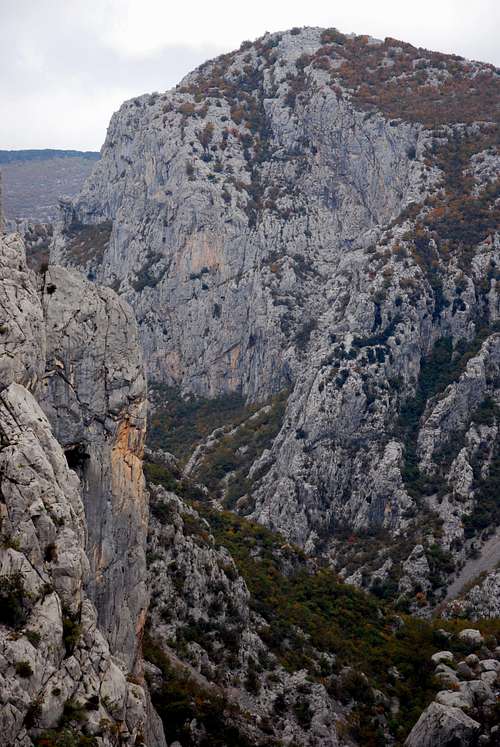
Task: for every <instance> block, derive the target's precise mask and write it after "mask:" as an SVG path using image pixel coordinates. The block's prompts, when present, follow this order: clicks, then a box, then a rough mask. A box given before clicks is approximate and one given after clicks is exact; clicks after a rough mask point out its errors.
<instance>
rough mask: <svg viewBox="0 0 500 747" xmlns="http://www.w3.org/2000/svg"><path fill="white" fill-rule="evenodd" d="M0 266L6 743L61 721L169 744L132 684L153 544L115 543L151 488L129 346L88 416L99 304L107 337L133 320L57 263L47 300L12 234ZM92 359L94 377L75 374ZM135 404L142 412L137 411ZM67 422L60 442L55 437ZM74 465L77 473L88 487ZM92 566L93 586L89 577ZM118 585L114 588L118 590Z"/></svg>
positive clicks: (1, 691)
mask: <svg viewBox="0 0 500 747" xmlns="http://www.w3.org/2000/svg"><path fill="white" fill-rule="evenodd" d="M0 268H1V269H0V278H1V279H0V299H1V300H0V303H1V307H2V309H3V315H4V316H3V322H2V324H3V327H5V331H4V334H3V336H2V339H1V340H0V345H1V360H2V372H1V385H2V386H1V394H0V442H1V451H0V494H1V500H0V513H1V529H0V531H1V535H2V541H1V545H0V597H1V603H0V639H1V650H2V656H1V660H0V704H1V708H0V711H1V713H2V716H1V719H0V722H1V726H2V741H3V743H5V744H12V745H14V744H16V745H26V747H28V746H29V745H31V744H33V741H32V740H33V739H34V738H35V737H37V736H40V735H41V734H42V733H45V732H47V730H52V732H51V733H52V734H53V736H54V735H55V732H53V730H56V732H57V733H62V732H64V733H65V734H66V736H67V738H68V739H69V738H70V735H71V734H72V733H73V734H81V733H82V732H83V733H85V734H88V735H90V736H96V737H99V738H100V744H103V745H112V744H115V740H116V734H121V735H123V738H124V739H128V740H129V743H131V744H139V743H142V742H143V740H144V739H146V740H147V744H151V745H153V744H158V745H163V744H164V739H163V736H162V731H161V726H158V722H157V717H156V715H155V714H154V712H153V710H152V707H151V705H150V703H149V696H148V693H147V690H146V689H145V688H144V686H143V685H141V680H140V679H138V678H137V677H135V678H134V677H132V678H131V679H130V680H128V679H127V674H129V673H131V672H132V671H134V670H135V673H136V675H138V676H139V678H140V674H141V671H140V666H141V663H140V636H141V629H142V625H143V618H144V616H145V610H146V607H147V601H148V600H147V594H146V592H145V578H144V568H145V565H144V552H145V547H144V545H142V546H140V545H139V542H140V541H141V538H143V537H144V532H145V531H146V527H145V526H144V527H141V525H139V527H138V529H137V535H136V536H137V540H136V542H133V541H131V538H130V537H124V538H122V540H121V541H122V543H123V541H124V539H129V540H130V541H131V546H130V556H131V557H130V558H129V559H128V560H127V561H126V558H127V554H126V552H125V551H124V550H122V549H120V548H121V547H122V545H120V546H118V543H117V541H116V536H117V535H118V534H119V533H120V532H123V531H124V530H123V526H121V525H120V521H121V522H122V524H125V519H124V517H123V515H122V513H123V514H124V515H125V516H126V517H127V519H128V518H129V517H132V518H135V517H136V516H137V514H140V515H141V516H144V512H145V511H147V506H146V505H145V504H146V501H145V500H144V496H143V494H142V492H141V491H139V492H137V486H138V485H139V487H140V488H141V489H142V470H141V462H140V455H141V452H140V448H141V435H140V434H142V432H143V431H142V430H141V428H142V420H141V415H140V412H141V406H139V404H138V402H139V400H141V398H142V399H143V396H144V384H143V379H141V376H142V371H141V369H140V359H138V358H137V357H134V355H135V354H134V347H133V341H132V346H131V348H130V351H131V352H130V355H129V357H128V360H127V356H124V360H126V363H125V364H124V366H125V369H124V368H123V366H122V370H121V373H120V374H119V376H118V375H116V376H117V378H119V379H120V383H119V384H117V383H116V380H115V379H113V377H112V376H108V377H103V379H102V384H101V386H102V388H103V389H104V388H105V386H106V385H107V384H111V385H110V387H109V390H108V392H107V395H106V398H102V399H103V401H102V402H101V410H99V411H95V410H94V411H93V410H92V407H90V406H88V405H89V403H88V402H86V401H85V395H86V392H88V391H89V389H88V388H87V389H86V388H85V386H87V387H89V386H93V387H94V391H93V395H94V397H95V399H94V397H93V401H94V405H95V406H97V405H98V404H99V398H98V397H97V396H95V395H96V382H97V380H98V377H99V376H100V374H101V373H102V372H101V371H99V370H97V369H96V370H92V364H95V363H96V360H97V358H98V354H99V332H98V331H97V332H96V329H95V327H96V322H99V323H103V322H104V320H106V319H107V317H106V315H103V316H101V317H99V315H98V313H97V307H98V306H99V303H98V299H100V301H101V311H102V309H103V308H104V307H105V303H104V299H105V300H106V301H107V304H108V307H113V306H114V307H115V309H116V315H115V317H114V318H112V322H113V327H114V331H113V333H112V334H113V335H115V336H116V337H119V332H118V327H119V325H120V324H124V323H125V324H124V332H123V334H124V335H126V334H127V331H128V332H129V333H130V330H132V329H133V326H132V325H131V324H128V325H127V322H130V319H131V317H130V311H129V310H128V309H127V308H126V306H125V304H123V302H121V301H119V300H118V299H115V298H114V297H113V294H112V293H111V292H110V291H107V290H105V291H103V293H102V298H101V297H99V294H98V292H97V291H96V289H95V288H94V287H91V288H90V290H88V291H87V292H85V287H86V283H85V282H84V281H82V280H79V279H78V278H77V277H76V276H74V275H71V273H69V272H68V271H66V270H63V269H60V270H59V269H57V268H54V269H53V270H51V273H52V277H53V278H54V279H56V280H57V282H61V284H62V285H61V286H60V287H59V290H58V289H57V287H55V283H54V284H53V285H54V288H53V290H51V287H52V286H51V284H50V283H49V281H48V278H45V282H44V284H43V290H42V291H41V297H40V296H39V294H38V288H37V284H38V283H39V281H38V280H37V278H36V277H35V276H34V275H33V274H32V273H31V272H29V271H28V270H27V268H26V262H25V256H24V249H23V245H22V242H21V241H20V240H19V238H18V237H15V236H9V237H7V238H5V239H0ZM63 287H64V288H65V289H66V291H68V292H71V293H72V299H71V301H70V300H69V299H70V296H67V297H66V300H67V303H73V304H74V303H75V302H78V301H85V304H86V308H85V311H83V307H82V311H81V313H82V314H83V315H84V317H85V318H84V319H80V320H79V321H80V322H81V324H82V328H81V329H80V330H79V328H78V327H77V326H76V325H75V314H77V313H78V309H79V307H78V306H73V307H72V313H69V312H68V313H66V309H65V304H64V301H63V299H62V298H60V299H59V301H57V302H56V300H55V299H56V298H57V294H58V293H59V294H60V296H62V295H63V293H62V290H63ZM47 294H48V295H47ZM49 300H50V303H49ZM92 300H94V304H92ZM49 307H50V308H49ZM108 310H109V309H108ZM57 314H60V316H59V318H57ZM127 314H128V315H127ZM110 316H111V317H112V315H110ZM109 321H111V319H110V320H109ZM56 330H58V331H56ZM66 333H70V334H71V335H72V337H71V338H67V339H69V340H71V344H72V345H73V347H72V351H73V357H72V355H71V353H70V347H71V344H68V345H67V346H66V348H64V340H65V335H66ZM92 335H94V346H93V355H91V349H92V346H91V345H90V340H91V336H92ZM111 339H112V337H111ZM122 339H123V338H122ZM77 342H78V343H79V345H80V347H78V346H77ZM85 343H86V344H87V350H84V347H85ZM109 344H111V345H112V343H108V346H109ZM47 351H48V352H47ZM121 352H122V353H123V352H124V351H123V350H122V351H121ZM56 354H57V355H58V356H59V357H58V358H57V363H55V358H54V356H55V355H56ZM110 359H112V356H110ZM83 360H85V375H84V374H82V371H81V369H80V364H81V362H82V361H83ZM46 361H47V363H46ZM134 363H135V364H136V365H137V370H135V373H136V375H137V378H138V379H139V381H140V382H142V383H141V384H140V385H139V387H138V389H137V390H136V391H135V393H134V391H133V387H132V386H131V381H130V379H127V375H128V373H129V372H130V371H131V370H134V369H133V367H134ZM46 365H47V366H48V369H47V372H45V368H46ZM52 365H55V366H56V367H57V369H58V371H59V374H58V376H59V377H61V378H62V377H63V376H67V378H66V380H65V387H66V388H65V387H63V386H62V385H60V386H57V382H56V377H55V376H54V371H53V369H52ZM64 366H67V367H68V368H67V369H65V368H64ZM128 366H130V367H131V368H128ZM91 382H94V383H93V384H91ZM113 382H115V383H114V386H113ZM35 397H36V398H38V401H37V399H35ZM59 397H60V398H61V399H60V401H59V400H58V398H59ZM124 400H126V401H127V405H126V406H125V405H124V404H123V402H124ZM40 402H42V403H43V409H44V410H45V412H44V411H43V409H42V408H41V406H40V404H39V403H40ZM77 403H78V406H77ZM136 405H137V407H138V408H139V412H136V410H135V409H134V408H135V406H136ZM132 413H134V415H132ZM99 416H100V417H101V419H102V421H103V422H102V427H103V428H104V427H107V431H106V432H107V434H108V439H104V438H102V439H101V444H100V454H99V457H97V456H96V453H97V450H96V445H95V444H96V442H97V441H98V438H99V433H100V431H99V429H98V428H97V427H96V426H95V425H94V423H93V420H94V419H96V418H97V417H99ZM134 416H135V417H136V420H134ZM63 419H64V421H66V425H67V429H71V428H72V429H73V431H72V433H73V435H76V434H78V437H79V441H78V444H76V443H75V444H74V445H75V447H76V446H77V445H80V444H82V443H83V444H87V442H88V450H89V452H90V453H89V457H88V459H85V460H84V461H85V462H90V464H91V465H92V467H93V469H96V464H97V463H98V464H99V465H100V467H101V472H102V474H103V478H104V479H103V484H104V488H103V492H95V491H94V493H92V494H91V493H90V492H89V491H90V489H91V487H92V481H91V480H90V479H89V478H88V477H87V475H86V473H85V470H80V468H79V467H78V465H75V464H74V462H72V459H71V455H72V451H71V450H69V451H68V443H67V441H65V440H64V438H65V436H68V430H65V427H64V425H63ZM115 420H116V422H115ZM70 421H71V425H70ZM131 421H133V423H132V422H131ZM134 428H137V429H138V431H139V435H138V434H137V433H135V432H134ZM58 431H60V432H61V435H60V437H61V442H60V441H58V440H57V439H56V435H55V434H56V433H57V432H58ZM124 432H127V437H126V438H125V437H124V435H123V433H124ZM58 435H59V434H58ZM108 441H109V444H108ZM92 449H95V451H92ZM65 450H66V453H65ZM116 452H118V453H116ZM123 462H125V464H126V467H125V466H124V464H123ZM70 465H73V466H76V467H77V471H80V472H81V475H82V480H83V482H81V481H80V479H79V476H78V475H77V472H76V471H74V470H73V469H70ZM107 475H110V477H109V478H108V482H109V485H110V486H112V488H113V490H114V492H113V490H112V489H111V488H110V489H109V490H108V493H106V492H105V490H106V489H107V488H108V483H107V482H106V477H107ZM113 481H114V482H113ZM91 495H92V498H93V500H94V505H95V503H97V502H98V501H106V503H103V504H102V505H101V515H102V516H104V517H106V511H108V512H109V516H110V517H112V518H113V521H112V520H111V518H108V517H106V519H107V520H106V521H105V522H103V524H102V526H101V527H100V528H99V533H100V535H101V536H100V539H99V537H98V536H97V534H96V532H97V528H96V526H95V525H93V524H92V523H91V521H90V520H87V517H86V512H85V508H84V503H85V504H86V506H87V507H88V506H89V505H90V496H91ZM82 496H83V498H84V501H82ZM141 501H142V503H141ZM131 503H133V504H134V506H137V509H136V513H134V511H132V509H131V508H130V505H129V504H131ZM106 504H111V505H110V506H107V505H106ZM144 520H145V519H144ZM113 522H114V523H113ZM146 523H147V522H146ZM103 529H107V530H108V536H107V537H105V536H104V535H103V534H102V532H103ZM130 531H131V530H130ZM104 544H106V551H107V552H108V553H109V552H115V553H116V558H115V561H116V563H117V565H118V568H119V571H120V583H119V584H118V583H117V581H116V579H115V578H113V577H112V574H111V573H110V571H109V568H108V566H112V565H113V563H112V560H111V559H110V558H108V562H107V564H104V563H102V562H101V567H100V569H97V566H96V558H101V557H102V556H103V554H104V553H103V549H102V548H103V545H104ZM89 561H90V562H89ZM97 570H100V578H99V581H98V583H96V582H95V580H94V578H93V575H92V574H93V573H94V572H96V571H97ZM112 583H114V584H115V586H116V588H115V589H114V590H113V591H114V592H116V596H114V594H113V593H112V592H111V588H112V587H111V584H112ZM105 586H107V591H108V594H109V595H110V597H109V599H108V600H107V606H106V605H105V604H103V603H102V594H101V595H100V594H99V593H98V591H97V590H100V591H101V592H102V588H103V587H105ZM113 597H114V599H115V600H117V601H118V602H119V604H120V614H118V613H116V617H115V619H114V620H113V621H112V623H111V624H108V621H109V619H111V618H110V612H109V611H108V607H109V606H111V605H112V599H113ZM94 599H95V601H96V602H97V604H99V603H100V602H101V604H100V609H99V610H97V609H96V606H95V604H94ZM133 615H134V616H135V617H133ZM61 730H62V731H61ZM54 738H55V736H54Z"/></svg>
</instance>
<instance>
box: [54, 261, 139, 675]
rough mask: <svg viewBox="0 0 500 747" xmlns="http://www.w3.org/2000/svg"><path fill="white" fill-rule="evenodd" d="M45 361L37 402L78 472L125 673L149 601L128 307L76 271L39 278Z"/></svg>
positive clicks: (133, 335)
mask: <svg viewBox="0 0 500 747" xmlns="http://www.w3.org/2000/svg"><path fill="white" fill-rule="evenodd" d="M42 302H43V312H44V318H45V328H46V335H47V367H46V372H45V378H44V387H43V391H42V393H41V400H40V401H41V404H42V407H43V408H44V410H45V412H46V413H47V415H48V417H49V420H50V421H51V423H52V425H53V428H54V433H55V435H56V438H57V439H58V441H59V443H60V444H61V445H62V446H63V448H64V450H65V452H66V456H67V459H68V462H69V463H70V464H71V465H72V466H73V468H74V469H75V470H76V471H77V472H78V474H79V475H80V478H81V481H82V486H83V495H82V498H83V502H84V505H85V514H86V519H87V526H88V556H89V561H90V567H91V574H90V579H89V586H88V591H89V595H90V597H91V599H92V600H93V601H94V603H95V605H96V607H97V609H98V612H99V620H100V624H101V629H102V630H103V631H106V635H107V637H108V639H109V641H110V645H111V647H112V650H113V652H114V653H115V654H116V655H119V656H121V657H122V658H123V659H124V661H125V662H126V663H127V665H128V667H129V668H130V670H131V671H132V670H133V669H134V664H135V660H136V657H137V643H138V642H139V641H140V637H141V630H142V627H143V625H144V620H145V615H146V609H147V604H148V592H147V588H146V563H145V543H146V534H147V521H148V501H147V495H146V492H145V488H144V477H143V474H142V452H143V445H144V436H145V429H146V396H147V395H146V381H145V377H144V372H143V366H142V357H141V351H140V348H139V345H138V342H137V332H136V326H135V321H134V318H133V314H132V311H131V309H130V307H129V306H128V305H127V304H126V303H125V302H124V301H123V300H121V299H118V298H117V297H116V295H115V294H114V293H113V291H111V290H109V289H107V288H102V289H101V288H97V287H96V286H95V285H93V284H92V283H90V282H88V281H86V280H83V279H82V278H81V277H80V276H79V275H78V274H77V273H75V272H70V271H68V270H66V269H64V268H61V267H50V268H49V270H48V271H47V273H46V274H45V277H44V287H43V297H42Z"/></svg>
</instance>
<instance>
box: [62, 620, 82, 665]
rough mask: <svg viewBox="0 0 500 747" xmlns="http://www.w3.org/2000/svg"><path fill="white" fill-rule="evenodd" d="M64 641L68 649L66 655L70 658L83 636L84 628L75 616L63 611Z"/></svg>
mask: <svg viewBox="0 0 500 747" xmlns="http://www.w3.org/2000/svg"><path fill="white" fill-rule="evenodd" d="M62 622H63V641H64V645H65V648H66V654H67V655H68V656H70V655H71V654H72V653H73V651H74V649H75V646H76V645H77V643H78V641H79V640H80V636H81V634H82V626H81V625H80V623H79V622H78V621H77V619H76V618H75V616H74V615H72V614H71V613H70V612H69V611H67V610H63V621H62Z"/></svg>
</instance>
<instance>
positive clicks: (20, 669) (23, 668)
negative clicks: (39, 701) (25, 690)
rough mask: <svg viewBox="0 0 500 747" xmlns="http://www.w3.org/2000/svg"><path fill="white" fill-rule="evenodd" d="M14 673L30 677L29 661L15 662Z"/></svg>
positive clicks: (31, 671) (31, 670)
mask: <svg viewBox="0 0 500 747" xmlns="http://www.w3.org/2000/svg"><path fill="white" fill-rule="evenodd" d="M16 674H18V675H19V676H20V677H26V678H28V677H31V675H32V674H33V669H32V668H31V664H30V663H29V661H18V662H17V663H16Z"/></svg>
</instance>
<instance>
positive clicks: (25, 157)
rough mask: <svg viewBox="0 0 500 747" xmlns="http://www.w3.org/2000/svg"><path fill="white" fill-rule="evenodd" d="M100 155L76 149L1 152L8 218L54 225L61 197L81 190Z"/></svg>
mask: <svg viewBox="0 0 500 747" xmlns="http://www.w3.org/2000/svg"><path fill="white" fill-rule="evenodd" d="M98 159H99V153H94V152H91V151H85V152H84V151H76V150H49V149H46V150H0V167H1V169H2V174H3V194H4V208H5V215H6V217H7V218H10V219H23V220H31V221H35V222H43V223H51V222H52V221H54V220H56V219H57V217H58V200H59V198H60V197H61V196H66V197H73V196H74V195H77V194H78V192H79V191H80V190H81V188H82V186H83V183H84V181H85V179H86V178H87V176H88V175H89V174H90V172H91V171H92V168H93V166H94V164H95V163H96V161H97V160H98Z"/></svg>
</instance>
